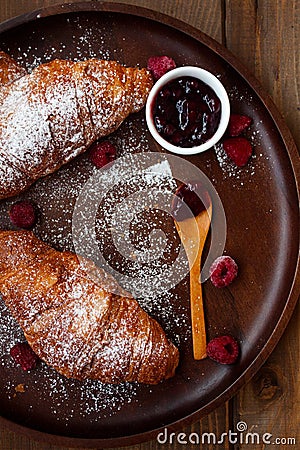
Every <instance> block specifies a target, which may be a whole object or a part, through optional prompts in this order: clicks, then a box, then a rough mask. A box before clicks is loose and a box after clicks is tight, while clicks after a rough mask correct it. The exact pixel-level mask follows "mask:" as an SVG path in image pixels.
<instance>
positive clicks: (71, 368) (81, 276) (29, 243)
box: [0, 231, 179, 384]
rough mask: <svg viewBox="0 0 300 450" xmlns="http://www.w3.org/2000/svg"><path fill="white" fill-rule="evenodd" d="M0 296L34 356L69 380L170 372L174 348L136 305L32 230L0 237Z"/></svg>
mask: <svg viewBox="0 0 300 450" xmlns="http://www.w3.org/2000/svg"><path fill="white" fill-rule="evenodd" d="M91 264H92V263H91ZM94 270H96V271H97V275H98V277H99V278H100V279H101V277H103V274H102V272H101V270H100V269H97V268H96V267H95V266H94ZM0 292H1V293H2V297H3V300H4V302H5V303H6V305H7V307H8V308H9V309H10V311H11V313H12V315H13V316H14V317H15V319H16V320H17V321H18V322H19V324H20V326H21V328H22V329H23V331H24V334H25V337H26V339H27V341H28V343H29V345H30V346H31V348H32V349H33V350H34V352H35V353H36V354H37V355H38V356H39V357H40V358H41V359H42V360H44V361H45V362H46V363H47V364H48V365H49V366H51V367H53V368H55V369H56V370H57V371H58V372H60V373H61V374H63V375H65V376H66V377H68V378H75V379H78V380H84V379H87V378H91V379H97V380H100V381H102V382H104V383H120V382H125V381H128V382H132V381H137V382H139V383H147V384H157V383H159V382H160V381H162V380H164V379H167V378H170V377H172V376H173V375H174V373H175V369H176V367H177V365H178V361H179V352H178V349H177V348H176V347H175V346H174V345H173V344H172V343H171V342H170V341H169V340H168V339H167V338H166V335H165V333H164V331H163V330H162V328H161V326H160V325H159V324H158V323H157V322H156V321H155V320H154V319H153V318H151V317H150V316H149V315H148V314H147V313H146V312H145V311H144V310H143V309H142V308H141V307H140V306H139V305H138V303H137V301H136V300H135V299H133V298H132V297H130V296H129V295H128V296H121V295H116V294H112V293H110V292H108V291H107V290H106V289H105V288H103V287H101V286H100V284H99V283H96V282H95V281H93V280H92V279H91V278H90V277H89V276H88V275H87V273H86V272H85V271H84V270H83V268H82V265H80V263H79V260H78V258H77V256H76V255H75V254H74V253H71V252H59V251H56V250H54V249H53V248H51V247H50V246H49V245H47V244H45V243H44V242H42V241H41V240H39V239H38V238H37V237H35V236H34V234H33V233H32V232H29V231H1V232H0Z"/></svg>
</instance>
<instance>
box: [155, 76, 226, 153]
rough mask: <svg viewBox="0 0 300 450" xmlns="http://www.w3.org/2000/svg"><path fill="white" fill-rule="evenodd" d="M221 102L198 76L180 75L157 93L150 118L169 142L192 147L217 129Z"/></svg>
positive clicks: (209, 136)
mask: <svg viewBox="0 0 300 450" xmlns="http://www.w3.org/2000/svg"><path fill="white" fill-rule="evenodd" d="M220 118H221V102H220V99H219V97H218V96H217V95H216V93H215V92H214V90H213V89H211V88H210V87H209V86H208V85H207V84H206V83H204V82H203V81H201V80H199V79H198V78H195V77H191V76H184V77H181V78H177V79H175V80H172V81H170V82H169V83H167V84H166V85H165V86H164V87H163V88H162V89H161V90H160V91H159V93H158V94H157V96H156V98H155V101H154V105H153V119H154V124H155V128H156V130H157V132H158V133H159V134H160V136H161V137H162V138H163V139H165V140H166V141H167V142H169V143H170V144H173V145H175V146H179V147H196V146H198V145H201V144H203V143H204V142H206V141H208V140H209V139H210V138H211V137H212V136H213V135H214V134H215V132H216V131H217V128H218V126H219V123H220Z"/></svg>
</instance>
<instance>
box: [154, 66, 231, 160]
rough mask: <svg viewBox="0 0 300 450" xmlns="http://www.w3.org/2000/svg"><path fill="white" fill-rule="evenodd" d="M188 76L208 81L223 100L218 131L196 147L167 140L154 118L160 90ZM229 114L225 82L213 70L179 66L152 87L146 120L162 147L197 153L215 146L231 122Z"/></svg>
mask: <svg viewBox="0 0 300 450" xmlns="http://www.w3.org/2000/svg"><path fill="white" fill-rule="evenodd" d="M186 76H190V77H194V78H198V79H199V80H201V81H203V82H204V83H206V84H207V85H208V86H210V87H211V88H212V89H213V90H214V91H215V93H216V95H217V96H218V97H219V99H220V101H221V117H220V122H219V126H218V128H217V131H216V132H215V134H214V135H213V136H212V137H211V138H210V139H208V140H207V141H206V142H204V143H203V144H201V145H198V146H195V147H179V146H176V145H173V144H171V143H170V142H168V141H166V140H165V139H164V138H163V137H161V136H160V134H159V133H158V131H157V129H156V127H155V124H154V120H153V104H154V102H155V99H156V96H157V94H158V93H159V91H160V90H161V89H162V87H163V86H165V85H166V84H167V83H169V82H170V81H173V80H175V79H177V78H181V77H186ZM229 116H230V103H229V98H228V94H227V92H226V89H225V88H224V86H223V84H222V83H221V82H220V81H219V80H218V78H217V77H216V76H215V75H213V74H212V73H211V72H208V71H207V70H205V69H202V68H200V67H195V66H184V67H177V68H176V69H173V70H170V71H169V72H167V73H166V74H165V75H163V76H162V77H161V78H160V79H159V80H158V81H157V82H156V83H155V84H154V86H153V87H152V89H151V91H150V93H149V96H148V99H147V103H146V122H147V125H148V128H149V131H150V133H151V134H152V136H153V138H154V139H155V140H156V141H157V142H158V144H159V145H161V147H163V148H164V149H166V150H169V151H170V152H172V153H177V154H178V155H195V154H197V153H201V152H204V151H205V150H208V149H210V148H211V147H213V146H214V145H215V144H216V143H217V142H218V141H219V140H220V139H221V137H222V136H223V134H224V133H225V131H226V128H227V126H228V122H229Z"/></svg>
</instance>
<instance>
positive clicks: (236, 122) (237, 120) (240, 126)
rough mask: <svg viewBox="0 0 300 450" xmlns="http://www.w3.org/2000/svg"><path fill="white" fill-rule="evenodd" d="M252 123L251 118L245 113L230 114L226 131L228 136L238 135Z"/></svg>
mask: <svg viewBox="0 0 300 450" xmlns="http://www.w3.org/2000/svg"><path fill="white" fill-rule="evenodd" d="M251 123H252V119H251V117H249V116H246V115H240V114H230V118H229V124H228V133H229V135H230V136H239V135H240V134H242V132H243V131H245V130H246V129H247V128H248V127H249V126H250V125H251Z"/></svg>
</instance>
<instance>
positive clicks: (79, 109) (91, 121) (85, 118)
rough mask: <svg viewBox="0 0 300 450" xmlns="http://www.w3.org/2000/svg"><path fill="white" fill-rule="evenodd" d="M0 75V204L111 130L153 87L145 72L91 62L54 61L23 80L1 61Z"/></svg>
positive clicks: (7, 62)
mask: <svg viewBox="0 0 300 450" xmlns="http://www.w3.org/2000/svg"><path fill="white" fill-rule="evenodd" d="M4 55H5V54H4ZM0 56H1V55H0ZM2 56H3V55H2ZM1 64H2V71H1ZM0 71H1V72H2V75H1V76H0V80H1V79H2V81H3V83H4V84H5V83H6V84H5V85H4V86H3V87H2V88H0V118H1V119H0V199H1V198H7V197H11V196H13V195H16V194H19V193H20V192H22V191H24V190H25V189H27V188H28V187H29V186H30V185H31V184H32V183H34V182H35V181H36V180H37V179H39V178H40V177H43V176H45V175H48V174H50V173H52V172H54V171H55V170H57V169H58V168H60V167H61V166H62V165H63V164H65V163H67V162H68V161H70V160H71V159H73V158H74V157H75V156H77V155H79V154H80V153H82V152H84V151H85V150H87V148H88V147H89V146H90V145H91V143H92V142H93V141H95V140H96V139H99V138H100V137H103V136H106V135H108V134H110V133H112V132H113V131H115V130H116V129H117V128H118V127H119V126H120V124H121V123H122V122H123V120H124V119H125V118H126V117H127V116H128V115H129V114H130V113H133V112H137V111H139V110H140V109H141V108H142V107H143V105H144V103H145V101H146V98H147V95H148V93H149V90H150V88H151V86H152V84H153V81H152V77H151V75H150V73H149V72H148V71H147V70H146V69H137V68H126V67H124V66H122V65H120V64H118V63H117V62H115V61H102V60H97V59H89V60H86V61H79V62H72V61H65V60H54V61H52V62H50V63H46V64H41V65H40V66H38V67H37V68H36V69H34V70H33V71H32V72H31V73H30V74H26V75H24V74H23V73H22V69H20V68H18V66H17V65H16V64H14V62H13V60H11V59H10V58H9V57H8V56H7V57H2V63H1V60H0ZM22 74H23V76H21V75H22Z"/></svg>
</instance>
